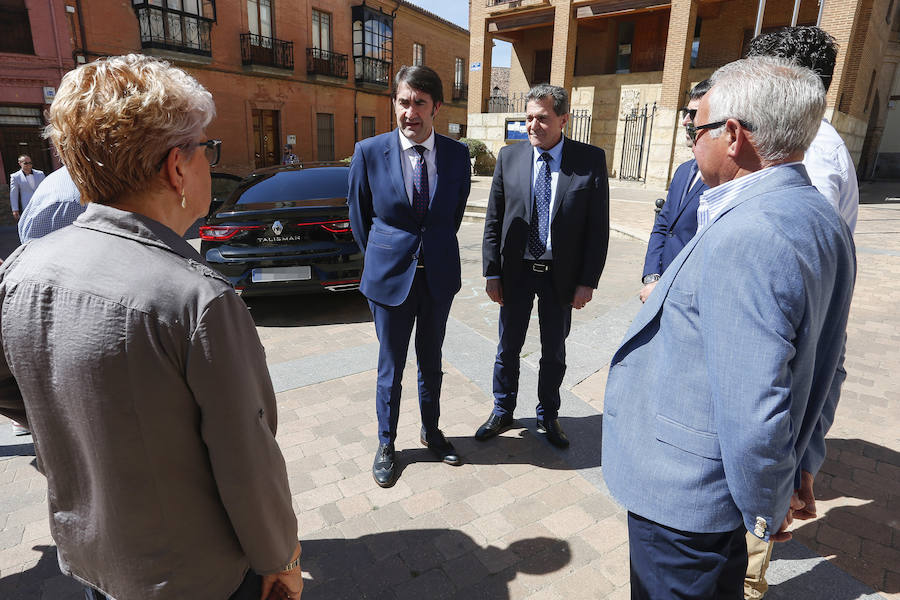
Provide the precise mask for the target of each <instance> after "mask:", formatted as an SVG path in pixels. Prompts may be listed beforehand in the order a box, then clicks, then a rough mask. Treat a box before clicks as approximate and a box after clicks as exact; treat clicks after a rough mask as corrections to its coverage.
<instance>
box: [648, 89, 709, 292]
mask: <svg viewBox="0 0 900 600" xmlns="http://www.w3.org/2000/svg"><path fill="white" fill-rule="evenodd" d="M708 91H709V79H704V80H703V81H701V82H700V83H698V84H697V85H695V86H694V87H693V89H691V91H690V93H689V96H690V100H689V101H688V103H687V106H686V107H684V108H682V109H681V113H682V116H681V124H682V125H683V126H684V127H687V126H688V125H690V124H691V123H693V122H694V115H695V114H697V107H699V106H700V100H702V99H703V96H704V95H705V94H706V92H708ZM685 138H686V140H687V145H688V147H689V148H690V147H693V145H694V143H693V142H692V141H691V138H690V136H689V135H687V130H685ZM707 189H709V188H708V186H707V185H706V184H705V183H703V178H702V177H700V169H698V168H697V161H696V160H694V159H691V160H689V161H687V162H684V163H681V165H679V167H678V169H676V170H675V175H673V176H672V184H671V185H670V186H669V193H668V194H667V195H666V203H665V204H663V207H662V210H660V211H659V214H658V215H657V216H656V222H655V223H654V225H653V230H652V231H651V232H650V240H649V242H648V243H647V255H646V257H645V258H644V274H643V277H642V278H641V283H643V284H644V287H642V288H641V291H640V298H641V302H646V301H647V297H648V296H649V295H650V292H652V291H653V288H654V287H656V282H657V281H659V278H660V276H661V275H662V274H663V272H664V271H665V270H666V267H668V266H669V263H670V262H672V259H674V258H675V257H676V256H677V255H678V253H679V252H681V249H682V248H684V246H685V244H687V243H688V242H689V241H690V240H691V238H692V237H694V234H695V233H697V205H698V204H699V202H700V194H702V193H703V192H704V191H706V190H707Z"/></svg>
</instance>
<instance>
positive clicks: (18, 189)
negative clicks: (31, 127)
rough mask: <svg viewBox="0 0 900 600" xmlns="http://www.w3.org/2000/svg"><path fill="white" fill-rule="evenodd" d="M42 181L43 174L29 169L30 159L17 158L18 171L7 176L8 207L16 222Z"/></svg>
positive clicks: (28, 157) (26, 157) (26, 156)
mask: <svg viewBox="0 0 900 600" xmlns="http://www.w3.org/2000/svg"><path fill="white" fill-rule="evenodd" d="M43 180H44V172H43V171H38V170H37V169H32V168H31V157H30V156H28V155H27V154H23V155H22V156H20V157H19V170H18V171H16V172H15V173H13V174H12V175H10V176H9V205H10V208H12V215H13V218H14V219H15V220H16V221H18V220H19V215H21V214H22V211H23V210H25V207H26V206H28V201H29V200H31V196H32V195H34V190H36V189H37V186H39V185H40V184H41V182H42V181H43Z"/></svg>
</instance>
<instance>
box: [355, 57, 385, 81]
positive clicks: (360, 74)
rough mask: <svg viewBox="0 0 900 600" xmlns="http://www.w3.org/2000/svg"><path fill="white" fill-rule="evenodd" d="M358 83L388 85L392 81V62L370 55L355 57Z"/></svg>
mask: <svg viewBox="0 0 900 600" xmlns="http://www.w3.org/2000/svg"><path fill="white" fill-rule="evenodd" d="M353 66H354V70H355V71H356V82H357V83H372V84H375V85H382V86H384V87H387V86H388V85H390V82H391V63H390V62H388V61H386V60H380V59H377V58H371V57H368V56H355V57H353Z"/></svg>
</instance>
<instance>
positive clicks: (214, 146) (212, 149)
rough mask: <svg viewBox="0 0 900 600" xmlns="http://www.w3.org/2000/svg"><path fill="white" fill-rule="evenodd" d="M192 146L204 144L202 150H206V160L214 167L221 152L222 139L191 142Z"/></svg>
mask: <svg viewBox="0 0 900 600" xmlns="http://www.w3.org/2000/svg"><path fill="white" fill-rule="evenodd" d="M193 146H195V147H196V146H206V148H205V149H204V152H206V160H208V161H209V166H211V167H214V166H216V165H217V164H219V157H220V155H221V154H222V140H206V141H205V142H198V143H196V144H193Z"/></svg>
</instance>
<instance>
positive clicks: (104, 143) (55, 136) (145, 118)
mask: <svg viewBox="0 0 900 600" xmlns="http://www.w3.org/2000/svg"><path fill="white" fill-rule="evenodd" d="M215 114H216V108H215V104H214V103H213V99H212V94H210V93H209V92H208V91H206V89H205V88H204V87H203V86H202V85H200V83H199V82H198V81H197V80H196V79H194V78H193V77H191V76H190V75H188V74H187V73H185V72H184V71H182V70H181V69H178V68H176V67H173V66H171V65H170V64H169V63H167V62H166V61H163V60H159V59H156V58H151V57H149V56H144V55H141V54H128V55H126V56H112V57H109V58H103V59H100V60H97V61H95V62H91V63H87V64H85V65H81V66H80V67H78V68H77V69H75V70H73V71H69V72H68V73H66V75H65V76H64V77H63V79H62V83H61V84H60V86H59V90H58V92H57V94H56V98H55V99H54V101H53V104H52V105H51V106H50V111H49V125H47V127H46V129H45V131H44V136H45V137H47V138H49V139H50V140H51V141H52V142H53V145H54V146H55V147H56V151H57V152H58V153H59V156H60V159H61V160H62V162H63V163H64V164H65V165H66V167H68V169H69V173H70V174H71V175H72V179H73V180H74V181H75V184H76V185H77V186H78V189H79V190H80V191H81V196H82V199H83V200H82V201H83V202H97V203H99V204H113V203H115V202H116V201H117V200H119V199H120V198H122V197H123V196H125V195H126V194H128V193H132V192H140V191H144V190H146V189H148V188H149V187H150V185H151V181H152V178H153V177H154V175H155V174H156V173H157V172H158V171H159V169H160V166H161V163H162V161H163V160H164V159H165V157H166V156H167V154H168V153H169V151H170V150H171V149H172V148H176V147H187V145H188V144H190V143H191V142H192V141H193V137H194V136H195V135H196V132H197V130H202V129H205V128H206V126H207V125H209V123H210V121H212V119H213V118H214V117H215Z"/></svg>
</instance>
